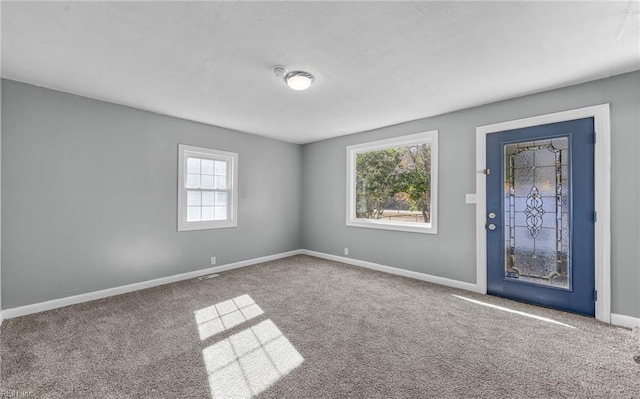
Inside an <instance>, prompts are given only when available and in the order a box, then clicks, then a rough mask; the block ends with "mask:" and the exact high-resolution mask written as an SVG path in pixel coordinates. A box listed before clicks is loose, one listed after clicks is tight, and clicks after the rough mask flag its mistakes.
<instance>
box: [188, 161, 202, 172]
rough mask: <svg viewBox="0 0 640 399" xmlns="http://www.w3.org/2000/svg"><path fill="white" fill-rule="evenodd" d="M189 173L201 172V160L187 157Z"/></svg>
mask: <svg viewBox="0 0 640 399" xmlns="http://www.w3.org/2000/svg"><path fill="white" fill-rule="evenodd" d="M187 173H200V160H199V159H197V158H187Z"/></svg>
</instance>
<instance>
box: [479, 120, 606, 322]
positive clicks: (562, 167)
mask: <svg viewBox="0 0 640 399" xmlns="http://www.w3.org/2000/svg"><path fill="white" fill-rule="evenodd" d="M593 140H594V134H593V118H587V119H579V120H573V121H566V122H558V123H552V124H548V125H540V126H532V127H527V128H522V129H514V130H507V131H503V132H496V133H490V134H487V137H486V149H487V153H486V156H487V158H486V159H487V164H486V167H487V169H488V170H489V171H490V173H489V174H488V175H487V177H486V189H487V197H486V201H487V215H486V217H487V219H486V226H487V230H486V232H487V233H486V237H487V293H489V294H492V295H498V296H502V297H506V298H512V299H517V300H520V301H525V302H529V303H535V304H539V305H543V306H549V307H553V308H556V309H563V310H568V311H571V312H577V313H580V314H585V315H594V314H595V291H594V289H595V250H594V246H595V222H594V210H595V202H594V201H595V198H594V145H593Z"/></svg>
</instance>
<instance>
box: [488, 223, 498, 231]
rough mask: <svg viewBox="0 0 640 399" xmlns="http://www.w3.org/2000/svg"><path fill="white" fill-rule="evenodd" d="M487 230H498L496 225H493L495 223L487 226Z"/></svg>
mask: <svg viewBox="0 0 640 399" xmlns="http://www.w3.org/2000/svg"><path fill="white" fill-rule="evenodd" d="M487 228H488V229H489V230H495V229H496V225H495V224H493V223H489V225H488V226H487Z"/></svg>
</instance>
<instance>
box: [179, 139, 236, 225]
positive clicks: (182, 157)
mask: <svg viewBox="0 0 640 399" xmlns="http://www.w3.org/2000/svg"><path fill="white" fill-rule="evenodd" d="M190 156H191V157H195V158H200V159H210V160H214V161H224V162H227V165H228V170H227V174H228V175H229V178H228V180H229V184H230V187H229V191H228V196H230V198H229V197H228V198H227V206H228V207H230V208H231V209H230V210H229V219H226V220H211V221H201V222H187V188H186V184H185V181H186V174H187V158H188V157H190ZM237 226H238V154H237V153H235V152H229V151H220V150H214V149H210V148H203V147H195V146H190V145H185V144H178V231H191V230H208V229H222V228H229V227H237Z"/></svg>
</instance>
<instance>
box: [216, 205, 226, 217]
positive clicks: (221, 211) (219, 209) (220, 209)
mask: <svg viewBox="0 0 640 399" xmlns="http://www.w3.org/2000/svg"><path fill="white" fill-rule="evenodd" d="M226 219H228V217H227V207H226V206H216V215H215V220H226Z"/></svg>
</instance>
